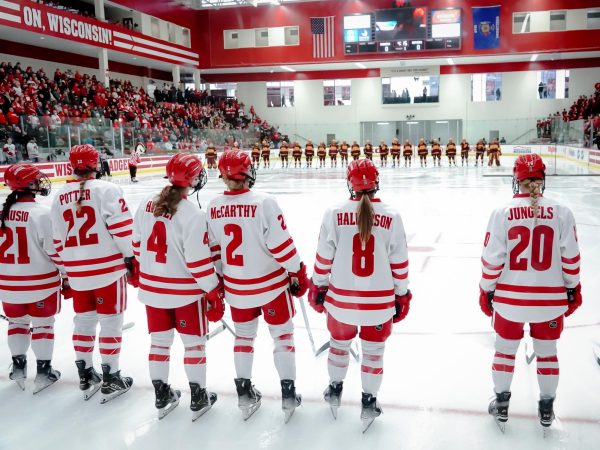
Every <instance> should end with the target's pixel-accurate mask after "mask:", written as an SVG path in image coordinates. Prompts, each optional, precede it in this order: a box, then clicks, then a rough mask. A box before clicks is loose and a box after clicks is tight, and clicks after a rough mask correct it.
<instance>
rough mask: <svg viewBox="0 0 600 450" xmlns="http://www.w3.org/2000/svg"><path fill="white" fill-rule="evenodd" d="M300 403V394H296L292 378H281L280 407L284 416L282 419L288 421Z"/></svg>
mask: <svg viewBox="0 0 600 450" xmlns="http://www.w3.org/2000/svg"><path fill="white" fill-rule="evenodd" d="M301 404H302V396H301V395H300V394H296V386H295V385H294V380H281V409H282V410H283V414H284V416H285V418H284V421H285V423H288V422H289V421H290V419H291V418H292V416H293V415H294V411H296V408H297V407H298V406H300V405H301Z"/></svg>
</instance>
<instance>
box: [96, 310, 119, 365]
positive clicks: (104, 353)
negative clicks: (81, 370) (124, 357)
mask: <svg viewBox="0 0 600 450" xmlns="http://www.w3.org/2000/svg"><path fill="white" fill-rule="evenodd" d="M98 321H99V322H100V339H99V341H100V342H99V344H100V345H99V347H100V358H101V359H102V364H108V365H109V366H110V373H115V372H117V371H118V370H119V356H120V354H121V335H122V333H123V314H122V313H121V314H98Z"/></svg>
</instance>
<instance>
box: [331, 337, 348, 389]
mask: <svg viewBox="0 0 600 450" xmlns="http://www.w3.org/2000/svg"><path fill="white" fill-rule="evenodd" d="M350 344H352V341H351V340H350V341H336V340H335V339H333V338H331V339H330V340H329V356H328V357H327V371H328V372H329V381H330V382H332V381H338V382H339V381H344V379H345V378H346V374H347V373H348V364H349V362H350Z"/></svg>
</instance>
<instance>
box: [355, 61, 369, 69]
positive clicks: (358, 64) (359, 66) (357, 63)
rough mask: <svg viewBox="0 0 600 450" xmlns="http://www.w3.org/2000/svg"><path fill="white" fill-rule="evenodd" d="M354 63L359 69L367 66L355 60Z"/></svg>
mask: <svg viewBox="0 0 600 450" xmlns="http://www.w3.org/2000/svg"><path fill="white" fill-rule="evenodd" d="M354 64H356V67H358V68H359V69H366V68H367V66H365V65H364V64H363V63H359V62H356V63H354Z"/></svg>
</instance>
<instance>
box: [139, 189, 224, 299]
mask: <svg viewBox="0 0 600 450" xmlns="http://www.w3.org/2000/svg"><path fill="white" fill-rule="evenodd" d="M153 200H154V197H150V198H148V199H146V200H145V201H143V202H141V203H140V207H139V208H138V210H137V212H136V214H135V219H134V221H133V223H134V225H133V252H134V255H135V256H136V257H137V259H138V261H139V263H140V290H139V294H138V297H139V299H140V301H141V302H142V303H144V304H146V305H150V306H153V307H155V308H179V307H180V306H184V305H188V304H190V303H193V302H197V301H198V300H200V299H201V297H202V296H203V295H204V293H205V292H209V291H211V290H213V289H214V288H215V287H216V286H217V284H218V282H219V280H218V278H217V275H216V273H215V268H214V266H213V263H212V260H211V254H210V250H209V248H208V230H207V226H206V215H205V213H204V212H203V211H201V210H200V209H198V207H197V206H194V205H193V204H192V203H191V202H189V201H187V200H182V201H181V202H180V203H179V204H178V205H177V212H176V213H175V214H174V215H170V214H165V215H163V216H160V217H154V206H153Z"/></svg>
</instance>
